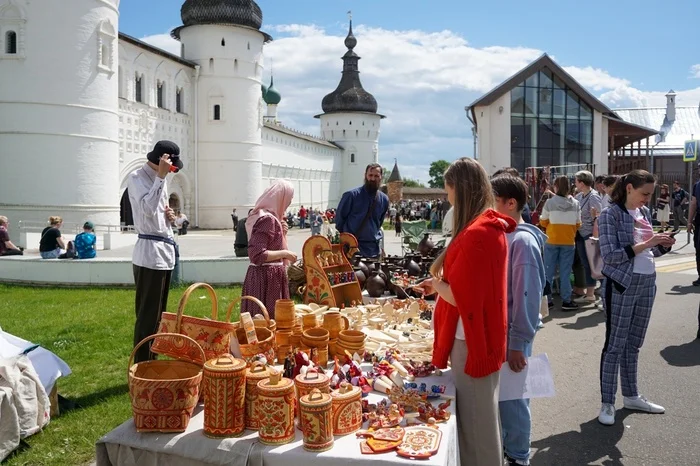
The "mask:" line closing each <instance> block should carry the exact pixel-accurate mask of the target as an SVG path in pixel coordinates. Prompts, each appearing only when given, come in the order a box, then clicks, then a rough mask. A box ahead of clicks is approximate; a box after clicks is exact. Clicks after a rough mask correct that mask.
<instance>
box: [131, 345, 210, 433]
mask: <svg viewBox="0 0 700 466" xmlns="http://www.w3.org/2000/svg"><path fill="white" fill-rule="evenodd" d="M157 336H158V335H151V336H149V337H146V338H144V339H143V340H141V342H140V343H139V344H138V345H136V347H135V348H134V350H133V351H132V352H131V356H130V357H129V370H128V378H129V396H130V397H131V408H132V411H133V413H134V424H135V425H136V431H137V432H184V431H185V429H187V425H188V424H189V422H190V418H191V417H192V411H193V410H194V407H195V406H196V405H197V400H198V399H199V385H200V383H201V382H202V366H201V365H199V364H195V363H192V362H189V361H177V360H176V361H167V360H160V361H145V362H140V363H137V364H132V363H133V360H134V355H135V354H136V351H137V350H138V349H139V348H140V347H141V345H143V344H144V343H146V342H147V341H150V340H152V339H154V338H156V337H157ZM165 336H167V337H168V338H169V339H172V340H185V341H187V342H188V343H189V344H191V345H192V347H194V348H199V345H197V343H196V342H195V341H194V340H192V339H191V338H189V337H188V336H186V335H180V334H176V333H168V334H165ZM199 351H200V355H199V356H198V358H197V359H199V360H203V359H204V351H202V349H201V348H200V349H199Z"/></svg>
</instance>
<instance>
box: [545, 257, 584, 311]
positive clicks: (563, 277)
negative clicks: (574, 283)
mask: <svg viewBox="0 0 700 466" xmlns="http://www.w3.org/2000/svg"><path fill="white" fill-rule="evenodd" d="M575 253H576V246H558V245H554V244H545V245H544V268H545V272H546V274H547V281H548V282H549V283H554V275H555V272H556V271H557V266H559V296H561V299H562V301H563V302H565V303H568V302H569V301H571V278H570V276H571V267H572V266H573V265H574V254H575Z"/></svg>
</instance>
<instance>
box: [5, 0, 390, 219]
mask: <svg viewBox="0 0 700 466" xmlns="http://www.w3.org/2000/svg"><path fill="white" fill-rule="evenodd" d="M118 9H119V0H70V1H66V0H41V1H38V0H0V214H1V215H5V216H7V217H9V218H10V222H11V224H12V225H13V229H14V225H16V224H17V222H18V221H30V222H32V221H33V222H37V221H38V222H42V221H45V220H46V219H47V217H48V216H49V215H60V216H62V217H63V218H64V221H66V222H74V223H79V224H82V222H84V221H85V220H88V219H89V220H92V221H93V222H94V223H95V224H96V225H119V224H120V223H126V224H128V223H129V218H130V206H129V205H128V197H126V196H124V191H125V189H126V180H127V177H128V175H129V174H130V173H131V172H133V171H134V170H136V169H138V168H139V167H140V166H142V165H143V163H144V162H145V161H146V153H147V152H149V151H150V150H151V148H152V147H153V145H154V144H155V142H157V141H158V140H161V139H168V140H171V141H174V142H176V143H177V144H178V145H179V146H180V150H181V154H180V155H181V158H182V161H183V162H184V165H185V169H184V170H182V171H181V172H180V173H177V174H174V175H169V177H168V185H169V192H170V195H171V197H170V204H171V206H173V207H175V208H179V209H181V210H182V211H183V212H184V213H185V214H186V215H187V216H188V217H189V219H190V221H191V223H192V224H193V225H198V226H200V227H202V228H228V227H230V226H231V216H230V214H231V210H232V208H236V209H237V210H238V212H239V215H240V214H242V215H245V213H246V212H247V210H248V209H249V208H250V207H252V206H253V205H254V203H255V201H256V199H257V197H258V196H259V195H260V193H261V192H262V190H263V189H264V187H265V186H267V185H268V184H269V183H270V182H271V181H272V180H274V179H278V178H284V179H287V180H290V181H291V182H292V183H293V184H294V186H295V190H296V193H295V198H294V204H293V207H296V206H299V205H302V204H303V205H304V206H306V207H310V206H313V207H315V208H325V207H327V206H330V207H334V206H335V205H336V204H337V202H338V200H339V199H340V195H341V194H342V192H343V191H345V190H347V189H349V188H352V187H355V186H358V185H360V184H361V182H362V179H363V174H364V169H365V166H366V165H367V164H368V163H372V162H377V160H378V141H379V129H380V121H381V119H382V118H383V116H382V115H380V114H378V113H377V101H376V100H375V98H374V97H373V96H372V95H371V94H370V93H369V92H367V91H365V90H364V89H363V88H362V84H361V82H360V78H359V70H358V61H359V59H360V57H359V56H358V55H357V54H356V53H355V52H354V48H355V46H356V44H357V40H356V39H355V37H354V35H353V32H352V23H351V24H350V31H349V33H348V36H347V38H346V39H345V46H346V48H347V51H346V53H345V55H344V56H343V57H342V59H343V69H342V78H341V80H340V83H339V84H338V86H337V88H336V89H335V91H333V92H331V93H330V94H328V95H327V96H325V97H324V98H323V101H322V105H321V107H322V110H323V113H321V114H320V115H317V116H316V118H318V119H319V121H320V129H321V131H320V136H312V135H308V134H303V133H301V132H299V131H295V130H294V129H292V128H287V127H285V126H283V125H281V124H280V123H279V122H278V120H277V105H278V104H279V103H280V100H281V95H280V92H279V91H278V90H277V89H276V88H275V86H274V84H273V83H272V82H271V83H270V85H269V87H268V86H266V85H265V84H263V82H262V81H263V70H264V58H263V57H264V55H263V48H264V45H265V44H266V43H268V42H269V41H271V40H272V38H271V37H270V36H269V35H268V34H266V33H265V32H262V31H261V30H260V28H261V26H262V17H263V15H262V11H261V9H260V7H259V6H258V5H257V4H256V3H255V1H253V0H186V1H185V2H184V4H183V5H182V9H181V17H182V23H183V24H182V26H180V27H178V28H176V29H175V30H173V31H172V36H173V37H174V38H175V39H177V40H179V41H180V43H181V53H180V56H176V55H173V54H170V53H168V52H165V51H163V50H160V49H158V48H155V47H153V46H151V45H149V44H146V43H144V42H142V41H139V40H137V39H135V38H133V37H130V36H128V35H126V34H123V33H119V32H118V31H119V22H118V19H119V10H118ZM340 50H341V49H340V47H339V52H340ZM332 85H333V83H329V88H332Z"/></svg>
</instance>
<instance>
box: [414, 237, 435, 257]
mask: <svg viewBox="0 0 700 466" xmlns="http://www.w3.org/2000/svg"><path fill="white" fill-rule="evenodd" d="M434 247H435V244H434V243H433V242H432V241H431V240H430V233H424V234H423V239H422V240H420V243H418V252H419V253H421V254H422V255H424V256H427V255H428V254H430V251H432V250H433V248H434Z"/></svg>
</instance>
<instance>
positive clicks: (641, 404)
mask: <svg viewBox="0 0 700 466" xmlns="http://www.w3.org/2000/svg"><path fill="white" fill-rule="evenodd" d="M623 405H624V407H625V408H627V409H632V410H635V411H644V412H645V413H652V414H663V413H664V412H666V410H665V409H664V407H663V406H660V405H657V404H655V403H652V402H651V401H649V400H647V399H646V398H644V397H643V396H638V397H636V398H628V397H624V398H623Z"/></svg>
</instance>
